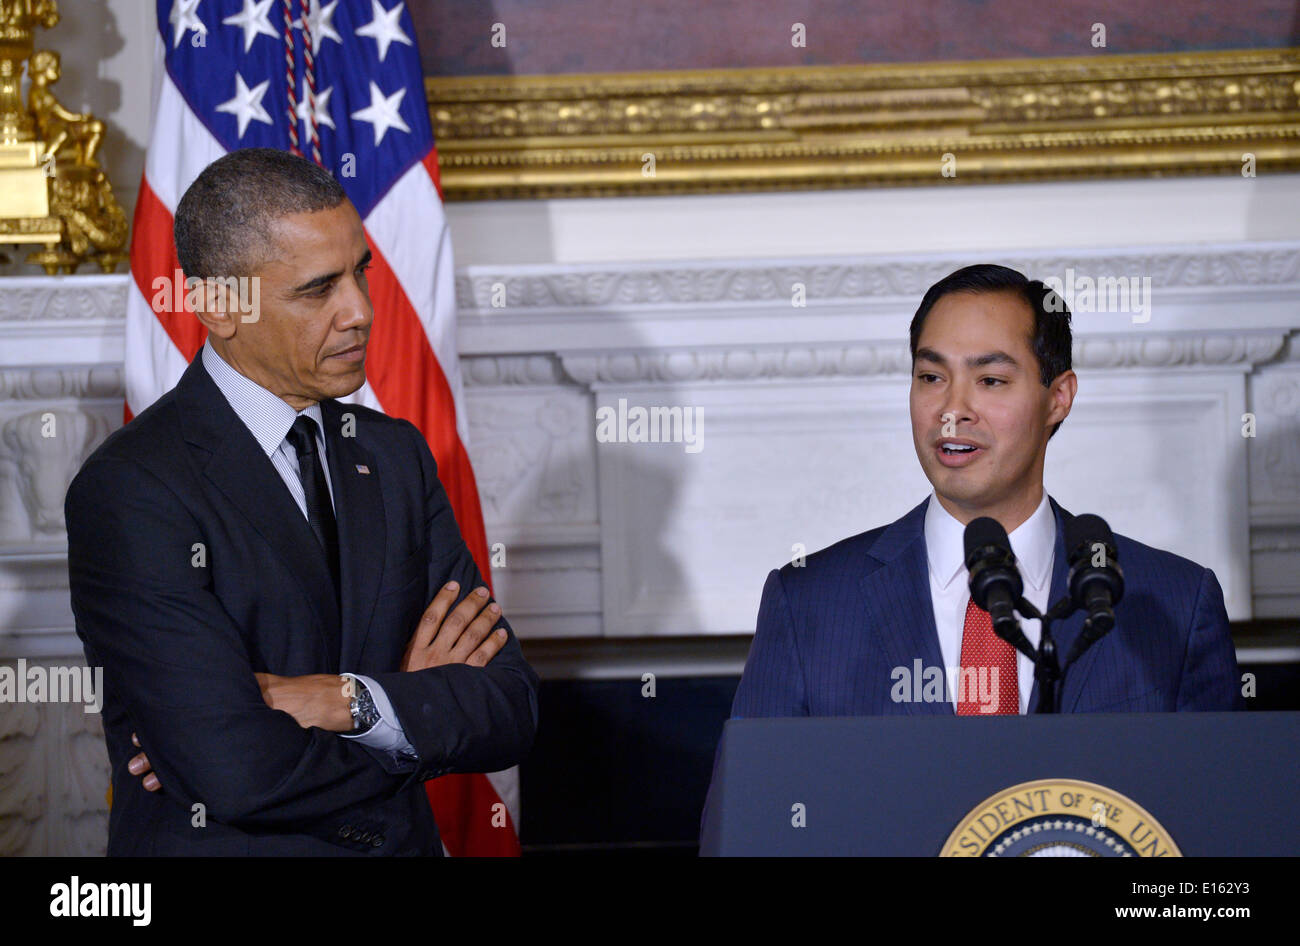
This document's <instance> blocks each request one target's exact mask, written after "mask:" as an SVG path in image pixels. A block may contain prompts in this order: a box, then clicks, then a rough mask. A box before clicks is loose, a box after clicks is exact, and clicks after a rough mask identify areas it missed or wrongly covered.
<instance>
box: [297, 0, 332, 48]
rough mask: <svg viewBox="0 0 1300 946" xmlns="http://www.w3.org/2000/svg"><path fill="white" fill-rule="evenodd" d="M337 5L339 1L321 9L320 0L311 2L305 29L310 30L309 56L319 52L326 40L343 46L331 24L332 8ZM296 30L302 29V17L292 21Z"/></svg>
mask: <svg viewBox="0 0 1300 946" xmlns="http://www.w3.org/2000/svg"><path fill="white" fill-rule="evenodd" d="M338 5H339V0H334V2H333V3H331V4H330V5H329V6H327V7H325V8H324V9H322V8H321V5H320V0H311V5H310V6H309V7H308V9H307V28H308V29H309V30H311V54H312V55H313V56H315V55H316V54H317V53H319V52H320V45H321V43H323V42H325V40H327V39H332V40H334V42H336V43H338V44H339V45H342V44H343V37H342V36H340V35H339V33H338V30H336V29H334V24H333V22H331V21H332V20H333V19H334V8H335V7H337V6H338ZM293 25H294V27H295V28H296V29H302V17H299V18H298V19H296V20H294V21H293Z"/></svg>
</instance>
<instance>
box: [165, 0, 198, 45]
mask: <svg viewBox="0 0 1300 946" xmlns="http://www.w3.org/2000/svg"><path fill="white" fill-rule="evenodd" d="M201 2H202V0H176V2H175V3H173V4H172V12H171V15H170V16H168V17H167V21H168V22H169V23H171V25H172V48H173V49H175V48H176V47H177V46H179V45H180V44H181V37H182V36H184V35H185V33H186V31H187V30H194V31H195V32H196V33H202V34H203V35H205V36H206V35H207V32H208V28H207V27H206V26H204V25H203V21H202V20H200V19H199V4H200V3H201Z"/></svg>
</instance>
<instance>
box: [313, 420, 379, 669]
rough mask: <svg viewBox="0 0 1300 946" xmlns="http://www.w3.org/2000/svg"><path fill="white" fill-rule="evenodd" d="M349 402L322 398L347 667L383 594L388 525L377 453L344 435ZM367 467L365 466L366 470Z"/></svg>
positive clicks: (351, 664) (356, 659)
mask: <svg viewBox="0 0 1300 946" xmlns="http://www.w3.org/2000/svg"><path fill="white" fill-rule="evenodd" d="M346 406H347V405H343V404H340V403H339V402H338V401H322V402H321V414H322V417H323V418H324V420H325V446H326V451H327V453H328V454H329V465H330V482H331V484H332V485H333V487H334V506H335V512H336V517H337V519H338V524H339V566H340V572H341V576H342V582H343V589H342V591H343V614H342V620H343V646H342V660H343V664H342V665H343V666H344V667H355V666H357V665H358V662H359V660H360V657H361V651H362V648H363V647H364V646H365V642H366V635H367V634H368V633H369V630H370V617H371V615H372V614H373V612H374V609H375V602H376V600H377V598H378V594H379V579H380V576H381V573H382V571H383V564H384V547H385V545H386V543H387V539H388V534H387V533H388V529H387V526H386V525H385V519H384V500H383V495H382V494H381V492H380V489H379V476H380V473H381V472H383V471H381V470H379V469H377V468H376V465H375V460H374V457H372V456H371V455H370V453H369V452H368V451H367V450H366V449H365V448H364V447H362V446H361V444H360V443H359V442H358V439H357V438H356V437H344V436H343V420H342V418H343V413H344V411H345V409H346ZM363 470H364V471H367V472H362V471H363Z"/></svg>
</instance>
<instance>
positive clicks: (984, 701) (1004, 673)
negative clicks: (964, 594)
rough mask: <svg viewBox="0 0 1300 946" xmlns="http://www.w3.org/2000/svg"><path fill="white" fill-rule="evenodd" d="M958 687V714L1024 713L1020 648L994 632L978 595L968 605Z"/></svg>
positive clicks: (991, 622)
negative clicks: (1018, 667) (1018, 664)
mask: <svg viewBox="0 0 1300 946" xmlns="http://www.w3.org/2000/svg"><path fill="white" fill-rule="evenodd" d="M957 688H958V689H957V715H958V716H1014V715H1018V714H1019V713H1020V681H1019V679H1018V678H1017V676H1016V649H1015V648H1014V647H1012V646H1011V645H1010V644H1008V643H1007V642H1006V641H1004V640H1003V639H1002V638H1000V637H998V636H997V635H996V634H994V633H993V618H992V617H990V616H989V613H988V612H987V611H985V610H984V609H983V608H981V607H980V606H979V605H977V604H976V603H975V599H974V598H971V599H970V602H969V603H968V604H967V605H966V623H965V625H964V626H963V627H962V632H961V670H960V675H959V677H958V680H957Z"/></svg>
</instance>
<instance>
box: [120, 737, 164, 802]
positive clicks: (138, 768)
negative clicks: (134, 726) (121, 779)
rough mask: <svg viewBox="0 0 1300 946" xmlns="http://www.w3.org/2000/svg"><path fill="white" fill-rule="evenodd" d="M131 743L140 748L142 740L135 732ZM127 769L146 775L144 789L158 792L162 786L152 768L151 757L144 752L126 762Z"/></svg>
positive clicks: (138, 774) (133, 773)
mask: <svg viewBox="0 0 1300 946" xmlns="http://www.w3.org/2000/svg"><path fill="white" fill-rule="evenodd" d="M131 745H133V746H135V747H136V748H137V749H139V748H140V740H139V739H137V738H136V736H135V733H131ZM126 769H127V771H128V772H130V773H131V774H132V775H136V776H144V780H143V781H144V790H145V791H146V792H156V791H158V789H160V788H162V782H160V781H158V776H156V775H154V774H153V771H152V769H151V768H150V767H149V759H148V757H147V756H146V755H145V754H144V753H143V752H141V753H140V754H139V755H138V756H135V757H134V758H132V759H131V761H130V762H128V763H127V764H126Z"/></svg>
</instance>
